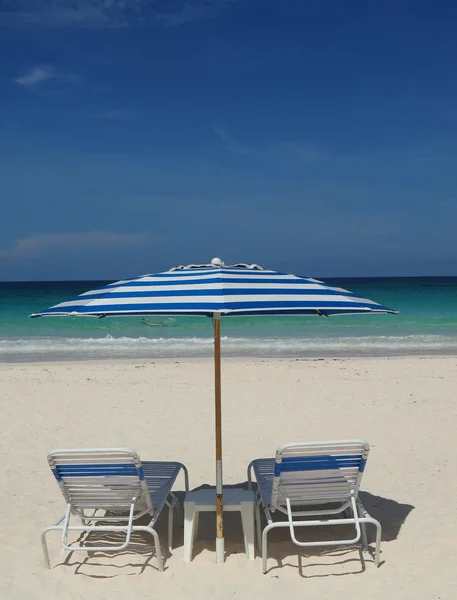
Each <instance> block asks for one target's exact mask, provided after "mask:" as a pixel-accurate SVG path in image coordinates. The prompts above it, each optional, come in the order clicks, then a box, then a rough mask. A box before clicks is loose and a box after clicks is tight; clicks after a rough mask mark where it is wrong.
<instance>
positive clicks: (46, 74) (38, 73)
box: [14, 66, 56, 87]
mask: <svg viewBox="0 0 457 600" xmlns="http://www.w3.org/2000/svg"><path fill="white" fill-rule="evenodd" d="M55 76H56V75H55V72H54V69H53V68H52V67H49V66H42V67H32V68H30V69H27V71H26V72H25V73H24V74H23V75H20V76H19V77H17V78H16V79H15V80H14V81H15V83H19V84H20V85H26V86H30V87H35V86H37V85H40V84H41V83H43V82H44V81H47V80H48V79H52V78H53V77H55Z"/></svg>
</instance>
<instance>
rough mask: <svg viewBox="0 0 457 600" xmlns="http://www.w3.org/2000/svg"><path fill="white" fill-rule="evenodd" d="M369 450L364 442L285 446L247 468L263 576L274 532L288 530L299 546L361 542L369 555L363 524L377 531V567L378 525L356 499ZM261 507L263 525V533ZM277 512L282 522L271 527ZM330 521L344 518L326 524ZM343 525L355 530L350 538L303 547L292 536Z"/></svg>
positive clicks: (343, 441) (378, 552)
mask: <svg viewBox="0 0 457 600" xmlns="http://www.w3.org/2000/svg"><path fill="white" fill-rule="evenodd" d="M369 449H370V448H369V445H368V444H367V442H364V441H361V440H342V441H330V442H310V443H294V444H285V445H284V446H281V447H280V448H278V450H277V452H276V458H260V459H257V460H254V461H252V462H251V463H250V465H249V467H248V482H249V489H252V471H254V475H255V478H256V481H257V492H256V527H257V543H258V546H259V550H261V552H262V571H263V572H264V573H266V571H267V536H268V532H269V531H271V530H272V529H275V528H277V527H288V528H289V530H290V535H291V538H292V541H293V542H294V543H295V544H297V545H298V546H305V547H306V546H338V545H349V544H356V543H357V542H358V541H359V540H360V538H362V542H363V545H364V547H365V549H366V550H368V543H367V536H366V528H365V524H366V523H372V524H373V525H375V526H376V550H375V557H374V558H375V564H376V566H379V554H380V544H381V525H380V523H379V522H378V521H377V520H376V519H373V517H371V516H370V515H369V514H368V513H367V511H366V510H365V508H364V507H363V505H362V503H361V501H360V499H359V497H358V493H359V488H360V482H361V480H362V475H363V471H364V468H365V464H366V461H367V457H368V452H369ZM260 505H262V506H263V509H264V512H265V517H266V520H267V525H266V527H265V528H264V529H263V532H262V533H261V524H260ZM276 511H278V512H280V513H283V514H285V515H287V520H286V521H284V520H283V521H273V516H272V515H273V514H274V513H275V512H276ZM343 513H344V514H343ZM332 515H341V517H344V518H331V516H332ZM309 517H318V519H309ZM304 519H306V520H304ZM348 523H349V524H353V525H354V526H355V537H354V538H352V539H348V540H332V541H322V542H321V541H312V542H311V541H310V542H306V541H303V542H302V541H299V540H298V539H297V538H296V535H295V529H296V528H297V527H316V526H324V525H343V524H348Z"/></svg>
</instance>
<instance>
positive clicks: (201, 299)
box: [31, 258, 395, 562]
mask: <svg viewBox="0 0 457 600" xmlns="http://www.w3.org/2000/svg"><path fill="white" fill-rule="evenodd" d="M379 313H395V311H394V310H391V309H389V308H386V307H385V306H382V305H381V304H377V303H376V302H373V301H372V300H367V299H366V298H358V297H357V296H355V295H354V294H352V293H351V292H348V291H347V290H344V289H342V288H339V287H335V286H332V285H328V284H326V283H323V282H322V281H318V280H316V279H309V278H307V277H299V276H297V275H288V274H286V273H278V272H277V271H267V270H264V269H262V267H260V266H259V265H246V264H238V265H232V266H227V267H226V266H225V265H224V263H223V262H222V261H221V260H220V259H217V258H215V259H213V260H212V261H211V264H208V265H188V266H187V267H183V266H180V267H175V268H174V269H171V270H170V271H166V272H164V273H157V274H153V275H143V276H142V277H137V278H136V279H127V280H125V281H118V282H116V283H111V284H110V285H107V286H105V287H103V288H100V289H98V290H93V291H90V292H86V293H84V294H81V295H80V296H78V297H77V298H74V299H73V300H70V301H68V302H61V303H60V304H57V305H56V306H52V307H51V308H48V309H47V310H44V311H43V312H41V313H36V314H33V315H31V316H32V317H42V316H43V317H46V316H70V317H73V316H75V317H76V316H86V317H90V316H92V317H99V318H100V317H108V316H148V315H202V316H208V317H212V318H213V323H214V365H215V414H216V560H217V562H223V561H224V533H223V496H222V490H223V487H222V423H221V377H220V367H221V364H220V317H221V316H223V317H229V316H237V315H238V316H242V315H243V316H246V315H314V316H322V317H330V316H332V315H341V314H379Z"/></svg>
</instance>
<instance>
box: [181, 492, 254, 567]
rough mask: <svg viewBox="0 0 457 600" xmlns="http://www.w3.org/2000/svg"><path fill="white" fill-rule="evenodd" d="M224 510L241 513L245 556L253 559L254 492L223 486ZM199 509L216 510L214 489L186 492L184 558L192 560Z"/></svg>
mask: <svg viewBox="0 0 457 600" xmlns="http://www.w3.org/2000/svg"><path fill="white" fill-rule="evenodd" d="M223 500H224V511H234V510H235V511H236V510H239V511H240V513H241V523H242V526H243V536H244V547H245V550H246V558H249V559H251V560H254V558H255V550H254V504H255V499H254V492H251V491H248V490H244V489H242V488H224V496H223ZM201 511H214V512H215V511H216V490H215V489H214V488H208V489H203V490H196V491H194V492H187V494H186V497H185V499H184V560H185V562H190V561H191V560H192V548H193V545H194V540H195V539H196V538H197V534H198V520H199V513H200V512H201Z"/></svg>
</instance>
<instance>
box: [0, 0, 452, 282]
mask: <svg viewBox="0 0 457 600" xmlns="http://www.w3.org/2000/svg"><path fill="white" fill-rule="evenodd" d="M124 5H127V6H128V7H129V8H128V9H126V8H125V6H124ZM456 31H457V4H456V3H455V2H451V1H443V0H441V1H436V2H433V3H432V2H429V1H426V2H424V1H420V0H414V1H409V0H396V1H395V2H393V1H388V0H383V1H376V0H373V1H370V2H366V1H353V0H351V1H347V2H342V1H341V0H321V1H319V2H315V1H308V0H306V1H305V0H284V1H282V2H278V1H277V0H213V1H212V0H188V1H187V2H182V1H178V0H176V1H175V0H167V2H165V1H164V0H162V1H160V0H157V1H153V0H130V1H129V2H128V3H124V2H121V1H120V0H76V1H73V2H69V1H68V0H55V1H54V2H53V3H51V2H49V1H45V0H35V1H33V2H32V1H31V0H16V1H15V2H13V3H11V2H5V1H4V0H0V55H1V56H2V57H3V65H2V69H1V73H0V98H1V111H0V159H1V160H0V203H1V218H0V280H30V279H32V280H40V279H47V280H52V279H91V278H102V279H119V278H122V277H128V276H133V275H138V274H141V273H145V272H153V271H158V270H165V269H167V268H169V267H171V266H173V265H175V264H183V263H184V264H185V263H189V262H207V261H209V260H210V259H211V258H212V257H213V256H215V255H218V256H221V257H222V258H223V259H225V261H226V262H237V261H242V262H249V263H251V262H257V263H260V264H262V265H263V266H265V267H267V268H276V269H280V270H287V271H293V272H298V273H301V274H305V275H310V276H317V277H325V276H327V277H328V276H369V275H371V276H377V275H446V274H448V275H456V274H457V235H456V223H457V70H456V63H457V35H456V33H455V32H456Z"/></svg>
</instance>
